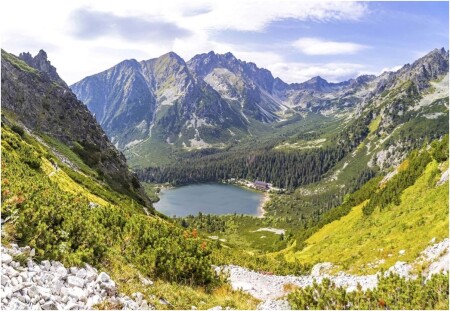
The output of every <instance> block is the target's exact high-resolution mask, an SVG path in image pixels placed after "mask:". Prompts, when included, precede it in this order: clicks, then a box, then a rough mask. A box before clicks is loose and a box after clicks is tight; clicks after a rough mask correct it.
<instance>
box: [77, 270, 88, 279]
mask: <svg viewBox="0 0 450 311" xmlns="http://www.w3.org/2000/svg"><path fill="white" fill-rule="evenodd" d="M86 275H87V271H86V269H80V270H78V272H77V274H76V276H77V277H79V278H81V279H84V278H85V277H86Z"/></svg>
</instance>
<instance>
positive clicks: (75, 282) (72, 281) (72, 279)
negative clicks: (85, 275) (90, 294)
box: [67, 275, 85, 288]
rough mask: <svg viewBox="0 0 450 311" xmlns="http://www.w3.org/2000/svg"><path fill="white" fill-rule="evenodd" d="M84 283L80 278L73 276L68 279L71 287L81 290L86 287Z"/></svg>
mask: <svg viewBox="0 0 450 311" xmlns="http://www.w3.org/2000/svg"><path fill="white" fill-rule="evenodd" d="M84 283H85V281H84V280H83V279H81V278H79V277H76V276H73V275H69V276H68V277H67V284H69V285H70V286H76V287H79V288H83V287H84Z"/></svg>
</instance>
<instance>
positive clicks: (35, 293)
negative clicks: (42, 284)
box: [27, 285, 39, 298]
mask: <svg viewBox="0 0 450 311" xmlns="http://www.w3.org/2000/svg"><path fill="white" fill-rule="evenodd" d="M27 293H28V296H30V297H31V298H34V297H39V292H38V289H37V287H36V285H32V286H31V287H29V288H28V292H27Z"/></svg>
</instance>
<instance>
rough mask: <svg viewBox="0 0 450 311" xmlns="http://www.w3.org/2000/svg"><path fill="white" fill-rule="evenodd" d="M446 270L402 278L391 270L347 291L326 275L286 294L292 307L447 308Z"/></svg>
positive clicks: (359, 308)
mask: <svg viewBox="0 0 450 311" xmlns="http://www.w3.org/2000/svg"><path fill="white" fill-rule="evenodd" d="M448 293H449V283H448V274H445V275H444V274H435V275H433V276H432V277H431V279H430V280H428V281H426V282H425V281H424V280H423V279H421V278H418V279H415V280H413V279H410V280H406V279H404V278H401V277H400V276H398V275H396V274H395V275H394V274H391V275H389V276H387V277H380V278H379V281H378V286H377V287H376V288H375V289H368V290H366V291H363V290H362V289H361V287H360V286H358V288H357V290H356V291H353V292H347V291H346V289H345V288H343V287H337V286H336V285H335V284H334V283H333V282H331V281H330V280H329V279H324V280H323V281H322V283H321V284H318V283H316V282H314V283H313V285H312V286H308V287H306V288H299V289H297V290H296V291H294V292H292V293H291V294H289V296H288V300H289V302H290V304H291V306H292V307H293V309H296V310H311V309H313V310H333V309H334V310H350V309H352V310H375V309H387V310H392V309H403V310H405V309H406V310H428V309H431V310H433V309H434V310H438V309H442V310H448V303H449V301H448Z"/></svg>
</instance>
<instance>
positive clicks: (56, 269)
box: [0, 244, 154, 310]
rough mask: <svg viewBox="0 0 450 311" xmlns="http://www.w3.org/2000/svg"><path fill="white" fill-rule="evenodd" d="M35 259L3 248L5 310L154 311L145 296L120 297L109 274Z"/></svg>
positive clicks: (24, 249) (26, 250)
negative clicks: (98, 310) (105, 309)
mask: <svg viewBox="0 0 450 311" xmlns="http://www.w3.org/2000/svg"><path fill="white" fill-rule="evenodd" d="M33 255H34V250H31V249H30V248H29V247H22V248H21V247H18V246H17V245H16V244H11V248H6V247H3V246H1V260H2V267H1V294H0V295H1V296H0V298H1V309H2V310H25V309H33V310H57V309H58V310H60V309H65V310H87V309H93V307H94V306H95V305H98V304H101V303H106V305H107V306H109V308H112V309H124V310H148V309H154V307H153V306H152V305H149V304H148V303H147V301H146V300H144V299H143V295H142V294H141V293H134V294H133V295H132V296H133V299H132V298H130V297H128V296H125V295H122V294H119V293H118V292H117V288H116V283H115V282H114V281H113V280H111V278H110V277H109V275H108V274H106V273H105V272H100V273H98V271H97V270H96V269H95V268H93V267H91V266H89V265H85V267H84V268H76V267H71V268H68V269H67V268H65V267H64V265H63V264H62V263H60V262H57V261H48V260H44V261H42V262H41V263H40V264H37V263H35V262H34V261H33V260H32V259H31V258H32V256H33ZM19 261H20V262H19ZM143 281H146V282H151V281H150V280H143Z"/></svg>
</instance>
